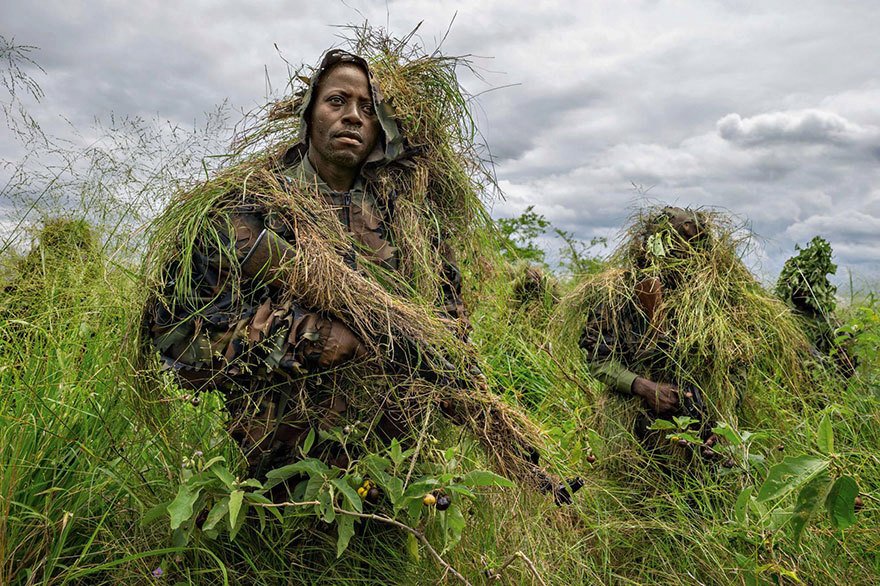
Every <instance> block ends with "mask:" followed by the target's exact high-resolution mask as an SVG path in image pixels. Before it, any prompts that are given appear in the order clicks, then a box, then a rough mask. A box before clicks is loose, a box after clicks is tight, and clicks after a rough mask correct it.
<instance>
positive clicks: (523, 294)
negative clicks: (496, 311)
mask: <svg viewBox="0 0 880 586" xmlns="http://www.w3.org/2000/svg"><path fill="white" fill-rule="evenodd" d="M509 271H510V273H511V277H512V280H513V291H512V293H511V299H512V301H513V303H514V307H515V308H516V309H520V310H529V309H538V310H543V312H548V311H550V310H552V308H553V306H554V305H556V303H558V302H559V282H558V281H557V280H556V279H555V278H554V277H553V276H552V275H548V274H547V272H546V271H545V270H544V269H543V268H542V267H541V266H540V265H533V264H518V265H513V266H511V267H510V269H509Z"/></svg>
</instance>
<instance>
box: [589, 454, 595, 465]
mask: <svg viewBox="0 0 880 586" xmlns="http://www.w3.org/2000/svg"><path fill="white" fill-rule="evenodd" d="M595 461H596V456H594V455H593V454H590V455H589V456H587V462H589V463H590V464H593V463H594V462H595Z"/></svg>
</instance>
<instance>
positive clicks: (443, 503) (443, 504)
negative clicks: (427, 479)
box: [435, 494, 452, 511]
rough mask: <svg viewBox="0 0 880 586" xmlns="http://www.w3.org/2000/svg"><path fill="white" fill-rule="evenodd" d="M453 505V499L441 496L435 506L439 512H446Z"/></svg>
mask: <svg viewBox="0 0 880 586" xmlns="http://www.w3.org/2000/svg"><path fill="white" fill-rule="evenodd" d="M451 504H452V499H451V498H449V496H448V495H445V494H441V495H440V496H438V497H437V504H436V505H435V506H436V507H437V510H438V511H445V510H446V509H448V508H449V505H451Z"/></svg>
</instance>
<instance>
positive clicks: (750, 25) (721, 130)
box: [0, 0, 880, 279]
mask: <svg viewBox="0 0 880 586" xmlns="http://www.w3.org/2000/svg"><path fill="white" fill-rule="evenodd" d="M453 16H454V17H455V22H454V24H453V25H452V27H451V30H450V31H449V34H448V36H447V35H446V33H447V28H448V27H449V25H450V22H451V21H452V20H453ZM365 19H366V20H369V21H370V22H371V23H372V24H374V25H381V26H385V27H387V28H388V29H389V30H391V31H392V32H394V33H395V34H398V35H402V34H406V33H408V32H409V31H410V30H412V29H413V27H415V26H416V25H417V24H418V23H419V22H420V21H424V24H422V26H421V28H420V29H419V32H418V33H417V35H416V37H415V39H416V40H418V41H420V42H421V43H422V44H423V45H424V46H425V47H426V48H428V49H433V48H434V47H435V46H436V45H437V44H438V43H439V42H440V40H441V39H444V40H443V46H442V48H443V51H444V52H446V53H447V54H452V55H470V56H471V57H469V59H470V61H471V63H472V65H473V67H474V69H475V72H476V73H475V74H474V75H471V74H470V73H468V72H467V71H465V70H462V71H461V74H462V79H463V80H464V83H465V84H466V88H467V89H468V90H469V91H470V92H471V93H472V94H479V97H478V98H476V99H475V100H474V101H473V105H474V115H475V118H476V120H477V122H478V124H479V127H480V130H481V133H482V136H483V137H484V138H485V140H486V141H487V143H488V145H489V149H490V152H491V153H492V156H493V157H494V160H495V162H496V173H497V176H498V179H499V183H500V185H501V187H502V188H503V190H504V192H505V194H506V199H505V200H498V201H495V202H493V204H492V205H493V214H495V215H496V216H504V215H512V214H516V213H519V212H521V211H522V210H523V209H525V207H526V206H528V205H532V204H534V205H535V209H536V211H538V212H539V213H543V214H545V215H546V216H547V217H548V218H550V219H551V220H552V221H553V222H554V223H556V224H557V225H559V226H560V227H561V228H564V229H566V230H570V231H573V232H574V233H575V234H576V235H577V236H578V237H580V238H583V239H584V240H589V239H590V238H591V237H593V236H597V235H603V236H607V235H609V234H613V233H614V232H615V231H616V230H617V229H618V228H619V227H620V226H621V225H622V223H623V222H624V221H625V220H626V218H627V217H628V215H629V214H630V213H631V212H632V210H633V208H634V207H637V206H639V205H643V204H644V203H646V202H673V203H676V204H678V205H693V206H714V207H720V208H723V209H728V210H730V211H731V212H732V213H734V214H736V215H738V216H740V217H743V218H745V219H748V220H749V221H750V223H751V225H752V227H753V228H754V229H755V231H756V232H757V233H758V234H760V235H761V237H762V239H761V240H759V243H760V244H759V246H758V248H757V249H756V251H755V252H754V253H753V254H754V256H755V258H756V259H759V260H760V261H761V262H760V265H761V267H762V270H763V271H765V272H766V273H767V275H766V276H767V277H768V278H772V277H774V276H775V271H777V270H778V268H779V267H780V266H781V264H782V262H783V261H784V259H785V258H786V257H787V256H789V255H790V254H791V253H792V252H793V251H794V245H795V244H797V243H801V244H803V243H805V242H807V241H809V239H810V238H812V236H814V235H815V234H820V235H822V236H824V237H825V238H827V239H828V240H830V241H831V243H832V246H834V248H835V252H836V258H837V261H838V262H839V264H841V265H842V266H846V267H851V268H853V270H854V271H856V272H859V273H863V274H867V275H874V278H875V279H880V263H878V261H877V256H876V252H877V249H878V246H880V236H878V234H877V230H876V228H877V222H878V218H880V203H878V202H880V196H878V194H880V167H878V162H880V131H878V129H880V109H878V108H877V107H876V106H877V103H878V101H880V70H878V68H877V67H876V63H875V61H876V60H874V59H870V58H866V56H870V55H877V54H880V35H877V34H876V30H875V29H876V26H875V23H876V22H880V3H876V2H873V1H870V0H862V1H858V2H855V1H854V2H847V3H827V2H809V1H808V2H804V1H800V0H798V1H795V0H780V1H779V2H773V3H767V2H757V1H746V2H737V3H731V2H723V1H709V2H694V3H681V2H673V1H666V0H651V1H648V0H644V1H640V0H632V1H626V2H613V3H612V2H586V3H577V4H573V3H569V2H563V1H561V0H559V1H556V0H550V1H547V2H537V3H536V2H529V3H525V2H510V1H502V0H486V1H484V2H478V3H469V4H459V3H452V2H442V1H440V2H434V1H429V0H389V1H388V2H387V3H382V4H379V3H371V2H368V1H367V0H347V1H346V2H344V3H343V2H323V3H307V2H303V3H295V4H294V3H272V4H266V3H260V4H249V3H247V2H232V1H228V2H220V3H211V2H186V3H181V2H170V1H167V2H165V1H157V2H151V3H113V2H96V3H70V2H61V1H57V2H39V3H37V2H14V3H13V2H7V3H4V4H3V5H2V6H0V23H2V24H0V34H3V35H4V36H7V37H13V36H14V37H15V38H16V40H17V41H19V42H22V43H27V44H32V45H37V46H38V47H40V51H39V52H38V53H37V54H35V55H34V56H35V58H36V59H37V61H38V62H39V63H40V64H41V65H42V66H43V67H44V68H45V71H46V73H45V75H42V74H41V75H39V76H38V80H39V81H40V83H41V84H42V85H43V88H44V89H45V90H46V97H45V98H44V99H43V101H42V102H41V103H40V104H31V107H32V112H33V113H34V114H35V115H38V116H39V119H40V122H41V124H42V125H43V127H44V128H45V129H46V130H47V131H48V132H51V133H53V134H58V135H62V136H70V134H71V133H70V124H72V125H73V126H74V127H76V128H77V129H78V134H74V135H73V136H71V138H70V140H72V141H74V142H76V141H80V142H86V141H88V140H91V139H92V134H91V133H90V130H89V126H90V124H91V122H92V120H94V119H95V118H97V119H100V120H102V121H106V120H107V118H108V117H109V115H110V113H111V112H112V113H113V114H114V115H116V116H141V117H145V118H148V119H149V118H151V117H156V118H157V119H158V120H159V121H161V122H162V123H164V122H165V121H168V122H169V123H171V124H179V125H183V126H186V125H190V126H192V125H193V124H194V123H195V124H197V125H198V124H203V120H204V113H205V112H210V111H212V110H214V108H215V106H216V105H217V104H218V103H220V102H221V101H223V100H224V99H228V100H229V103H230V104H231V105H232V107H233V108H240V109H243V110H250V109H251V108H252V107H254V106H255V105H258V104H260V103H261V102H263V101H264V100H265V97H266V95H267V94H268V93H271V92H272V91H274V92H275V93H276V94H277V92H278V91H280V89H281V88H283V87H284V84H285V79H286V77H287V74H288V64H287V63H286V62H285V61H284V60H285V59H286V60H287V61H289V62H290V63H291V64H292V65H293V67H295V66H296V65H297V64H299V63H301V62H305V63H314V62H315V61H316V60H317V58H318V56H319V55H320V53H321V52H322V51H323V50H325V49H326V48H328V47H329V46H333V45H339V44H340V43H342V41H341V39H340V38H339V36H340V35H344V34H345V31H344V30H343V29H339V28H336V27H335V26H334V25H344V24H347V23H356V24H357V23H361V22H363V21H364V20H365ZM276 45H277V50H276ZM282 57H283V58H282ZM233 118H234V117H233ZM232 121H233V122H234V120H232ZM13 143H14V139H13V138H12V137H9V139H7V137H6V136H4V137H3V140H0V158H7V159H8V158H14V155H15V153H16V151H15V148H13V147H11V146H10V145H12V144H13ZM634 184H635V186H636V187H637V188H636V187H634ZM645 192H647V193H645Z"/></svg>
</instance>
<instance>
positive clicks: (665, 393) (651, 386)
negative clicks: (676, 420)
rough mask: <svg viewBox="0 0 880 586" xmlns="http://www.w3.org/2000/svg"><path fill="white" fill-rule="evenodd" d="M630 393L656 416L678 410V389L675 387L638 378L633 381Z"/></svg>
mask: <svg viewBox="0 0 880 586" xmlns="http://www.w3.org/2000/svg"><path fill="white" fill-rule="evenodd" d="M632 392H633V395H636V396H639V397H641V398H642V399H643V400H644V401H645V404H646V405H647V406H648V407H649V408H650V409H651V410H652V411H654V413H656V414H658V415H662V414H664V413H671V412H673V411H675V410H676V409H677V408H678V387H676V386H675V385H670V384H667V383H655V382H654V381H651V380H648V379H646V378H643V377H641V376H640V377H637V378H636V379H635V380H634V381H633V383H632Z"/></svg>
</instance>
